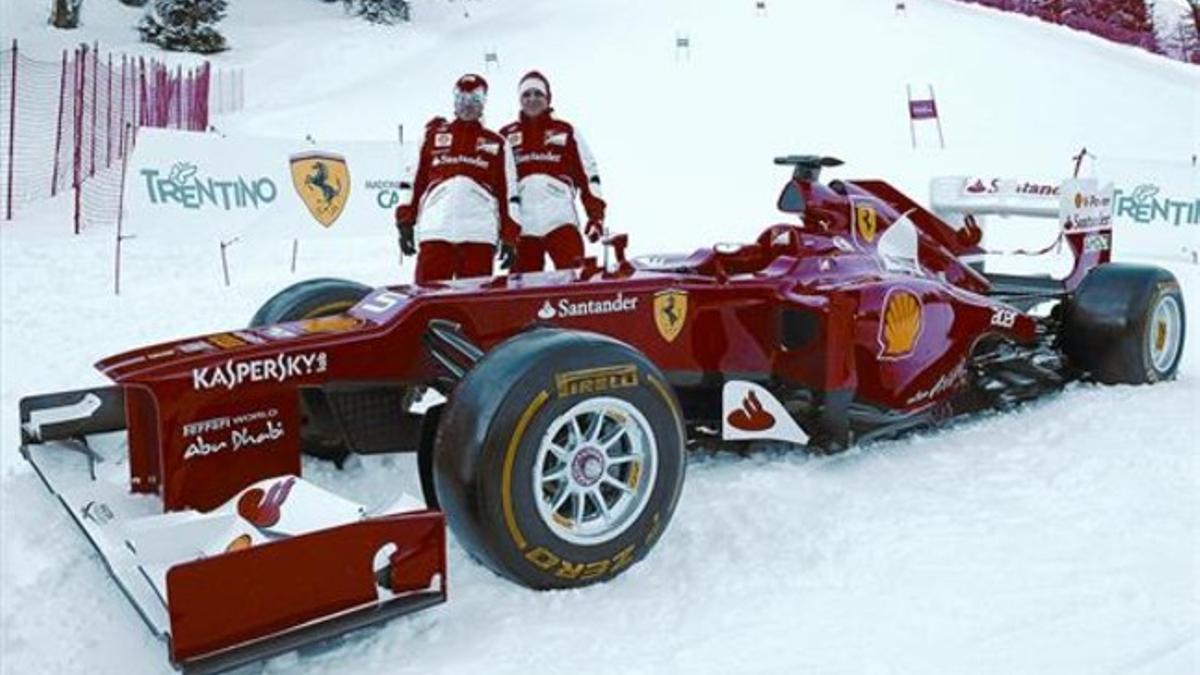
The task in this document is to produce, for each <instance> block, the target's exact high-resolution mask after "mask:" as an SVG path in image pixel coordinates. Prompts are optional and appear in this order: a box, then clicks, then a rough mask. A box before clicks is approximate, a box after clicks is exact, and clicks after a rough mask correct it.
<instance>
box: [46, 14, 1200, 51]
mask: <svg viewBox="0 0 1200 675" xmlns="http://www.w3.org/2000/svg"><path fill="white" fill-rule="evenodd" d="M112 1H113V0H90V2H112ZM297 1H298V2H299V1H301V0H297ZM314 1H319V2H324V3H327V4H331V3H341V4H342V5H343V6H344V7H345V8H346V12H347V13H348V14H352V15H354V16H359V17H362V18H363V19H366V20H367V21H370V22H372V23H378V24H395V23H401V22H406V21H409V20H410V18H411V3H410V2H409V0H314ZM965 1H966V2H973V3H976V4H981V5H987V6H989V7H996V8H998V9H1004V10H1008V11H1015V12H1021V13H1023V14H1029V15H1031V16H1037V17H1039V18H1041V19H1043V20H1046V21H1050V22H1053V23H1058V24H1064V25H1067V26H1073V27H1076V28H1080V29H1083V30H1087V31H1090V32H1093V33H1097V34H1099V35H1102V36H1104V37H1108V38H1110V39H1114V40H1117V41H1119V42H1126V43H1129V44H1137V45H1139V46H1141V47H1144V48H1146V49H1149V50H1150V51H1154V52H1158V53H1162V54H1166V55H1168V56H1171V57H1172V58H1176V59H1180V60H1182V61H1189V62H1191V63H1196V64H1200V0H1188V4H1187V5H1186V6H1181V7H1180V9H1179V16H1178V17H1170V16H1168V17H1167V18H1166V20H1164V21H1162V22H1161V23H1159V24H1156V22H1155V16H1154V14H1155V11H1154V5H1155V2H1156V1H1157V2H1169V1H1170V0H965ZM120 2H122V3H123V4H126V5H130V6H133V7H145V8H146V14H145V16H144V17H143V18H142V20H141V21H140V22H139V23H138V30H139V31H140V32H141V35H142V39H143V40H145V41H147V42H152V43H154V44H157V45H159V46H161V47H162V48H164V49H169V50H173V51H188V52H200V53H212V52H218V51H221V50H223V49H225V48H226V47H227V45H226V42H225V38H224V36H222V35H221V33H220V31H219V30H218V28H217V24H218V23H219V22H220V21H221V19H223V18H224V17H225V11H226V9H227V7H228V0H120ZM82 5H83V0H51V10H50V22H51V23H52V24H53V25H54V26H56V27H58V28H74V27H76V26H77V25H78V24H79V15H80V12H81V11H82Z"/></svg>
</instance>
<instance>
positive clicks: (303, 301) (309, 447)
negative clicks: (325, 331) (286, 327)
mask: <svg viewBox="0 0 1200 675" xmlns="http://www.w3.org/2000/svg"><path fill="white" fill-rule="evenodd" d="M371 290H372V289H371V287H370V286H366V285H363V284H360V283H357V282H354V281H347V280H345V279H329V278H323V279H308V280H305V281H300V282H297V283H294V284H292V285H291V286H288V287H287V288H285V289H283V290H282V291H279V292H278V293H276V294H275V295H274V296H272V297H271V299H270V300H267V301H266V302H265V303H263V305H262V307H260V308H259V309H258V311H257V312H255V313H254V318H252V319H250V328H257V327H259V326H269V325H271V324H276V323H284V322H288V321H303V320H305V319H319V318H322V317H326V316H333V315H336V314H341V313H342V312H344V311H346V310H348V309H350V308H351V307H353V306H354V305H357V304H358V302H359V301H360V300H362V299H363V298H365V297H366V296H367V294H368V293H370V292H371ZM302 396H305V397H308V398H304V399H302V401H303V405H304V406H305V410H306V411H309V412H312V410H321V411H326V412H324V414H322V415H321V416H320V417H321V418H322V419H327V418H329V415H330V413H328V412H327V411H328V410H329V404H328V403H327V402H326V400H325V399H324V397H322V396H320V395H319V393H312V392H310V393H307V394H302ZM300 448H301V450H302V451H303V452H304V454H306V455H310V456H312V457H317V458H319V459H325V460H329V461H331V462H334V463H335V464H337V466H338V468H341V466H342V463H343V462H344V461H345V460H346V457H348V456H349V455H350V449H349V448H348V447H346V442H345V439H344V438H343V437H342V436H341V434H340V433H337V432H336V425H335V424H332V423H324V424H314V425H313V426H312V428H311V429H305V430H304V431H303V432H302V433H301V438H300Z"/></svg>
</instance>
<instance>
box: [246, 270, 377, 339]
mask: <svg viewBox="0 0 1200 675" xmlns="http://www.w3.org/2000/svg"><path fill="white" fill-rule="evenodd" d="M370 292H371V287H370V286H366V285H363V284H360V283H357V282H354V281H347V280H345V279H308V280H306V281H301V282H298V283H295V284H292V285H291V286H288V287H287V288H285V289H283V290H282V291H279V292H278V293H276V294H275V295H274V296H272V297H271V299H270V300H267V301H266V302H265V303H263V306H262V307H260V308H259V309H258V311H257V312H255V313H254V318H252V319H250V327H251V328H257V327H258V326H269V325H271V324H273V323H283V322H285V321H302V320H304V319H318V318H321V317H324V316H333V315H334V314H340V313H342V312H344V311H346V310H348V309H350V308H351V307H353V306H355V305H357V304H358V302H359V301H360V300H362V299H363V298H365V297H367V294H368V293H370Z"/></svg>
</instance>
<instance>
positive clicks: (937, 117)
mask: <svg viewBox="0 0 1200 675" xmlns="http://www.w3.org/2000/svg"><path fill="white" fill-rule="evenodd" d="M929 100H930V101H933V105H934V112H936V113H937V114H935V115H934V116H933V119H934V120H936V121H937V128H938V142H939V143H941V145H942V149H943V150H945V149H946V137H945V136H944V135H942V111H941V110H938V109H937V96H935V95H934V93H933V85H932V84H931V85H929Z"/></svg>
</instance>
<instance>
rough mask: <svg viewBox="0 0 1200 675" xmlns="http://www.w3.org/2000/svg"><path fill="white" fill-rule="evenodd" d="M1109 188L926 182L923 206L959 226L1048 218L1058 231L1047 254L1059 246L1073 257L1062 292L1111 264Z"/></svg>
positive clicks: (949, 179) (1085, 182)
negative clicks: (979, 220)
mask: <svg viewBox="0 0 1200 675" xmlns="http://www.w3.org/2000/svg"><path fill="white" fill-rule="evenodd" d="M1113 192H1114V191H1113V186H1112V184H1111V183H1110V184H1108V185H1105V186H1103V187H1101V185H1100V183H1099V181H1097V180H1096V179H1093V178H1088V179H1080V178H1071V179H1068V180H1065V181H1061V182H1058V183H1052V182H1044V181H1042V182H1039V181H1028V180H1018V179H1003V178H993V179H988V180H985V179H983V178H979V177H971V176H942V177H938V178H934V179H933V180H932V181H931V182H930V199H929V204H930V208H931V209H932V210H933V212H934V213H935V214H936V215H937V216H938V217H939V218H941V219H942V220H944V221H946V222H948V223H951V224H959V223H965V222H972V223H973V222H974V219H975V217H976V216H988V215H999V216H1023V217H1029V218H1054V219H1056V220H1057V221H1058V222H1059V224H1060V226H1061V229H1060V231H1059V235H1058V237H1057V238H1056V240H1055V244H1054V245H1052V246H1051V247H1049V248H1047V249H1044V250H1042V251H1038V252H1036V253H1037V254H1040V253H1047V252H1049V251H1050V249H1051V248H1053V247H1054V246H1055V245H1057V244H1058V243H1060V242H1063V241H1065V242H1066V243H1067V245H1068V246H1069V247H1070V250H1071V253H1072V255H1073V256H1074V257H1075V265H1074V267H1073V268H1072V270H1071V273H1070V274H1069V275H1068V276H1067V278H1066V279H1065V280H1064V281H1063V287H1064V290H1067V291H1070V290H1073V289H1074V288H1075V287H1076V286H1078V285H1079V283H1080V282H1082V281H1083V278H1084V277H1085V276H1086V275H1087V273H1088V271H1089V270H1091V269H1092V268H1093V267H1096V266H1098V265H1102V264H1105V263H1107V262H1109V261H1110V260H1111V259H1112V223H1113V205H1114V199H1113Z"/></svg>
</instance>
